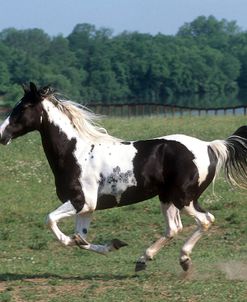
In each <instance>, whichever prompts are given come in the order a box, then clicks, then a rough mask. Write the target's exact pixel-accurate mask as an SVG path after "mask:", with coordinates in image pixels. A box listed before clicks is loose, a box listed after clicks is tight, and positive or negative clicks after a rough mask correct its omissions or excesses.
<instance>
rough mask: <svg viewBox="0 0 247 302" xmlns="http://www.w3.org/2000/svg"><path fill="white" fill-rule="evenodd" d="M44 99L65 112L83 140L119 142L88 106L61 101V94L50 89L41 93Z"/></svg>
mask: <svg viewBox="0 0 247 302" xmlns="http://www.w3.org/2000/svg"><path fill="white" fill-rule="evenodd" d="M40 93H41V95H42V97H43V98H45V99H47V100H48V101H50V102H51V103H53V104H54V105H55V106H56V108H57V109H58V110H60V111H61V112H63V113H64V114H65V115H66V116H67V117H68V118H69V119H70V121H71V123H72V124H73V126H74V127H75V129H76V130H77V131H78V134H79V135H80V136H81V137H82V138H83V139H87V140H90V141H92V142H95V141H99V140H102V141H103V140H107V141H109V140H110V141H113V142H114V141H119V139H118V138H115V137H113V136H111V135H109V134H108V133H107V130H106V129H105V128H103V127H100V126H99V124H98V122H99V120H100V116H99V115H97V114H95V113H94V112H92V111H91V110H89V109H88V108H87V107H86V106H83V105H81V104H78V103H75V102H72V101H70V100H66V99H61V98H60V94H59V93H57V92H55V91H54V90H53V89H51V88H50V87H47V88H46V89H44V88H43V89H42V90H41V91H40Z"/></svg>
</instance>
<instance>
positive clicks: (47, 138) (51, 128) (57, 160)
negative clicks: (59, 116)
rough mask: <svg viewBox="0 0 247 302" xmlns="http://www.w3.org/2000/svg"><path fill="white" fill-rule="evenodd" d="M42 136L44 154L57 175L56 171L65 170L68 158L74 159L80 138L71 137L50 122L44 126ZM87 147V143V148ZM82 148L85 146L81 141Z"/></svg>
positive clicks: (41, 131)
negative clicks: (64, 164)
mask: <svg viewBox="0 0 247 302" xmlns="http://www.w3.org/2000/svg"><path fill="white" fill-rule="evenodd" d="M68 130H69V129H68ZM40 134H41V139H42V144H43V148H44V152H45V154H46V157H47V159H48V162H49V164H50V166H51V169H52V170H53V172H54V173H55V171H60V170H61V169H64V166H63V163H64V162H65V161H67V160H68V158H71V159H73V153H74V151H75V148H76V147H77V141H78V139H80V138H79V137H78V136H76V135H75V136H73V137H71V135H70V134H68V133H66V132H65V131H63V129H61V128H60V127H59V126H58V125H54V124H53V123H51V122H49V121H48V120H47V121H46V122H45V123H44V124H43V127H42V129H41V130H40ZM86 145H87V144H86V142H85V148H86ZM80 146H83V142H82V140H81V139H80Z"/></svg>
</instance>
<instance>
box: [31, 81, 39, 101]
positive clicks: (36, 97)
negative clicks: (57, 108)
mask: <svg viewBox="0 0 247 302" xmlns="http://www.w3.org/2000/svg"><path fill="white" fill-rule="evenodd" d="M29 91H31V93H32V95H33V97H34V98H33V102H39V101H41V96H40V93H39V90H38V88H37V87H36V85H35V84H34V83H33V82H30V90H29Z"/></svg>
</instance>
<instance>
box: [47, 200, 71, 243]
mask: <svg viewBox="0 0 247 302" xmlns="http://www.w3.org/2000/svg"><path fill="white" fill-rule="evenodd" d="M74 215H76V209H75V208H74V206H73V205H72V203H71V202H70V201H67V202H65V203H64V204H62V205H61V206H60V207H58V208H57V209H56V210H55V211H53V212H51V213H50V214H48V216H47V219H46V223H47V225H48V226H49V228H50V229H51V230H52V232H53V233H54V234H55V236H56V238H57V239H58V240H59V241H60V242H61V243H62V244H63V245H66V246H67V245H75V240H74V239H73V238H71V237H69V236H67V235H65V234H64V233H63V232H62V231H61V230H60V229H59V227H58V225H57V224H58V222H59V220H61V219H63V218H66V217H71V216H74Z"/></svg>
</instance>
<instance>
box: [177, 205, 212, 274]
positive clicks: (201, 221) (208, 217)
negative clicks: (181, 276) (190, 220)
mask: <svg viewBox="0 0 247 302" xmlns="http://www.w3.org/2000/svg"><path fill="white" fill-rule="evenodd" d="M184 210H185V211H186V213H187V214H188V215H190V216H192V217H194V218H195V220H196V223H197V225H198V227H197V229H196V230H195V231H194V233H192V235H191V236H190V237H189V238H188V239H187V240H186V242H185V243H184V245H183V247H182V249H181V254H180V265H181V266H182V268H183V270H184V271H188V270H189V268H190V266H191V259H190V254H191V253H192V249H193V247H194V246H195V244H196V243H197V241H198V240H199V239H200V238H201V237H202V235H203V233H204V232H205V231H207V230H208V229H209V227H210V226H211V224H212V223H213V222H214V220H215V218H214V216H213V215H212V214H210V213H209V212H203V210H202V209H200V207H199V206H198V204H197V202H191V203H190V205H189V206H185V207H184Z"/></svg>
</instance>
